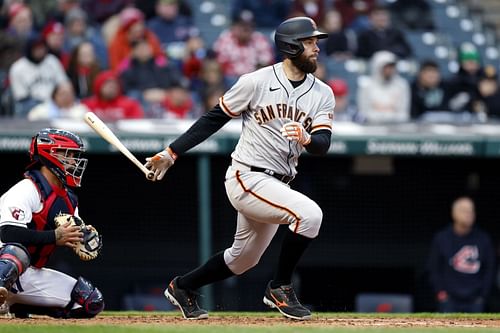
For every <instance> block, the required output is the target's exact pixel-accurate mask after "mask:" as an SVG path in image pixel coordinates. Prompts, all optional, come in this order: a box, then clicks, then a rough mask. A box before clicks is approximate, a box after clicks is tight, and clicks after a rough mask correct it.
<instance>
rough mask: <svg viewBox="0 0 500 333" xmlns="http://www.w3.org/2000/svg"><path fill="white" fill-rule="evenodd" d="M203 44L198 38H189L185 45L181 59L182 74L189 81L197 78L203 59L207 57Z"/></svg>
mask: <svg viewBox="0 0 500 333" xmlns="http://www.w3.org/2000/svg"><path fill="white" fill-rule="evenodd" d="M207 53H208V52H207V49H206V48H205V42H204V41H203V39H202V38H201V37H200V36H196V37H191V38H189V40H188V41H187V43H186V50H185V55H184V57H183V59H182V72H183V73H184V76H186V77H187V78H188V79H189V80H196V78H198V77H199V75H200V71H201V67H202V64H203V59H205V57H206V56H207Z"/></svg>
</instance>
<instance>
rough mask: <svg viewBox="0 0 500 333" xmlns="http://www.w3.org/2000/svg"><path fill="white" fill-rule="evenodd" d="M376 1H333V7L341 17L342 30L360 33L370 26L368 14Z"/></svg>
mask: <svg viewBox="0 0 500 333" xmlns="http://www.w3.org/2000/svg"><path fill="white" fill-rule="evenodd" d="M375 2H376V0H335V1H334V3H333V5H334V7H335V9H336V10H337V11H338V12H339V13H340V16H342V21H343V22H342V23H343V28H344V29H352V30H353V31H355V32H361V31H363V30H365V29H367V28H369V26H370V20H369V18H368V14H369V13H370V12H371V11H372V10H373V8H374V7H375Z"/></svg>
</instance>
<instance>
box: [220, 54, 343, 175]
mask: <svg viewBox="0 0 500 333" xmlns="http://www.w3.org/2000/svg"><path fill="white" fill-rule="evenodd" d="M219 105H220V106H221V108H222V110H223V111H224V112H225V113H226V114H227V115H229V116H230V117H232V118H236V117H239V116H241V117H242V119H243V124H242V133H241V136H240V139H239V141H238V144H237V145H236V148H235V150H234V152H233V153H232V155H231V156H232V157H233V158H234V159H235V160H237V161H239V162H241V163H244V164H247V165H251V166H256V167H261V168H266V169H270V170H273V171H274V172H276V173H279V174H284V175H290V176H294V175H295V174H296V173H297V171H296V166H297V163H298V157H299V155H300V154H301V153H302V151H303V150H304V147H302V145H300V144H298V143H297V142H294V141H289V140H287V139H286V138H284V137H283V136H282V135H281V132H280V129H281V128H282V127H283V125H284V124H286V123H288V122H290V121H297V122H300V123H302V125H303V126H304V128H305V129H306V130H307V131H308V132H309V133H314V132H315V131H318V130H321V129H327V130H330V131H331V130H332V122H333V109H334V107H335V98H334V96H333V92H332V90H331V89H330V87H328V86H327V85H326V84H325V83H323V82H321V81H320V80H318V79H317V78H316V77H315V76H314V75H312V74H307V75H306V78H305V81H304V82H303V83H302V84H301V85H300V86H298V87H297V88H294V87H293V86H292V84H291V83H290V81H289V80H288V78H287V77H286V75H285V72H284V69H283V63H282V62H280V63H277V64H275V65H272V66H268V67H264V68H262V69H259V70H257V71H255V72H252V73H249V74H245V75H242V76H241V77H240V79H239V80H238V81H237V82H236V84H235V85H234V86H233V87H231V89H229V90H228V91H227V92H226V93H225V94H224V96H222V97H221V98H220V100H219Z"/></svg>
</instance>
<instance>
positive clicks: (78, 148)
mask: <svg viewBox="0 0 500 333" xmlns="http://www.w3.org/2000/svg"><path fill="white" fill-rule="evenodd" d="M84 151H85V149H84V147H83V141H82V140H81V139H80V137H78V136H77V135H75V134H73V133H71V132H69V131H65V130H60V129H52V128H46V129H43V130H41V131H40V132H38V133H37V134H36V135H35V136H34V137H33V139H32V140H31V146H30V152H29V153H30V159H31V164H30V165H29V166H28V169H31V168H32V167H34V166H35V165H37V164H38V163H41V164H42V165H45V166H46V167H47V168H49V169H50V171H52V173H54V174H55V175H56V176H57V178H59V179H60V180H61V181H62V182H63V183H64V184H65V185H68V186H71V187H79V186H80V183H81V178H82V175H83V172H84V171H85V168H86V166H87V159H86V158H81V157H80V155H81V153H82V152H84Z"/></svg>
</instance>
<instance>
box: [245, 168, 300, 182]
mask: <svg viewBox="0 0 500 333" xmlns="http://www.w3.org/2000/svg"><path fill="white" fill-rule="evenodd" d="M250 171H256V172H263V173H265V174H266V175H269V176H273V177H274V178H276V179H277V180H279V181H281V182H283V183H285V184H288V183H290V182H291V181H292V180H293V179H294V178H295V177H294V176H287V175H280V174H279V173H276V172H274V171H273V170H269V169H264V168H259V167H254V166H253V167H250Z"/></svg>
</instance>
